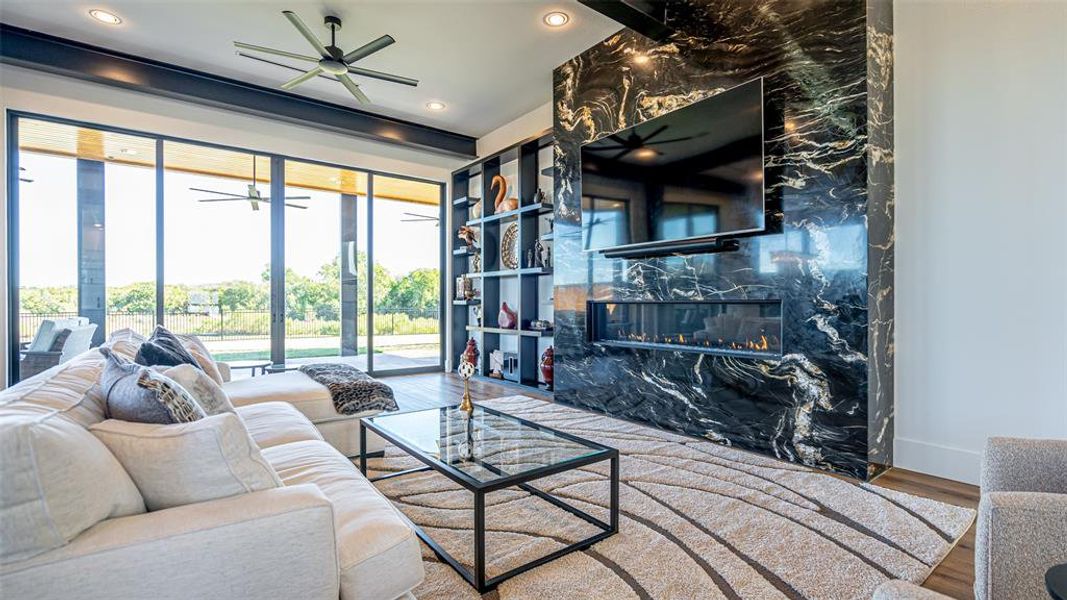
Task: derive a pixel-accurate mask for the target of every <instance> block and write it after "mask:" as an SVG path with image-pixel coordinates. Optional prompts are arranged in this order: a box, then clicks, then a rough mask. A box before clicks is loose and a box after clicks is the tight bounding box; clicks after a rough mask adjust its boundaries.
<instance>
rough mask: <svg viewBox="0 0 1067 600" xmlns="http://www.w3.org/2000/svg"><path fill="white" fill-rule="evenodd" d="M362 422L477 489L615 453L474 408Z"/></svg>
mask: <svg viewBox="0 0 1067 600" xmlns="http://www.w3.org/2000/svg"><path fill="white" fill-rule="evenodd" d="M364 421H365V422H367V423H368V425H369V426H370V428H371V429H372V430H377V431H379V433H382V434H385V435H386V436H387V437H390V438H393V440H392V441H394V442H395V443H398V444H400V445H402V446H405V447H406V448H405V449H407V450H408V451H409V452H417V453H419V454H421V455H422V456H423V457H425V458H429V459H431V460H434V461H435V462H438V463H441V464H443V465H447V466H449V467H451V468H452V469H455V470H457V471H459V472H460V473H461V474H464V475H466V476H468V477H470V478H472V479H473V480H474V481H475V482H478V483H480V484H486V483H491V482H494V481H497V480H500V479H504V478H506V477H509V476H513V475H526V474H530V472H532V471H541V470H546V469H548V468H551V467H555V466H560V465H562V464H564V463H570V462H574V461H580V460H582V459H587V458H590V457H594V456H601V455H604V456H606V455H608V454H610V453H612V452H614V451H613V450H612V449H611V448H608V447H606V446H602V445H600V444H597V443H594V442H591V441H588V440H583V439H581V438H579V437H576V436H573V435H570V434H567V433H564V432H562V431H557V430H555V429H552V428H550V427H545V426H542V425H538V424H536V423H533V422H530V421H526V420H524V419H520V418H518V417H514V416H512V415H508V414H506V413H502V412H499V411H496V410H493V409H489V408H485V407H482V406H478V405H475V407H474V413H473V415H472V416H471V417H470V419H469V420H468V418H467V413H465V412H463V411H461V410H459V408H457V407H455V406H451V407H447V408H432V409H427V410H419V411H414V412H408V413H400V414H394V415H381V416H377V417H373V418H371V419H364ZM468 424H469V428H468ZM468 430H469V431H468Z"/></svg>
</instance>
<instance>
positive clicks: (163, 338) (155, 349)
mask: <svg viewBox="0 0 1067 600" xmlns="http://www.w3.org/2000/svg"><path fill="white" fill-rule="evenodd" d="M133 360H134V362H136V363H137V364H140V365H145V366H149V367H151V366H154V365H166V366H169V367H173V366H175V365H181V364H187V365H193V366H194V367H196V368H198V369H199V368H200V365H198V364H197V363H196V359H195V358H193V356H192V355H191V354H189V351H188V350H186V349H185V347H184V346H182V342H181V340H179V339H178V336H176V335H174V334H173V333H171V332H170V331H168V330H167V329H166V328H164V327H163V326H162V325H156V330H155V331H153V332H152V337H150V338H148V339H147V340H145V343H143V344H141V347H140V348H139V349H138V350H137V356H136V357H134V359H133Z"/></svg>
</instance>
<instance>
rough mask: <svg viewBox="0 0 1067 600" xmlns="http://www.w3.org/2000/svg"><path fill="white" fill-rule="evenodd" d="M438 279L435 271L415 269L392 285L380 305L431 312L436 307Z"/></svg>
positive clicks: (438, 274)
mask: <svg viewBox="0 0 1067 600" xmlns="http://www.w3.org/2000/svg"><path fill="white" fill-rule="evenodd" d="M439 278H440V273H439V272H438V270H437V269H416V270H414V271H412V272H411V273H408V274H407V276H405V277H403V278H402V279H399V280H397V281H396V283H395V284H393V286H392V287H391V288H390V289H389V292H388V293H387V294H386V295H385V300H384V301H383V302H382V305H383V306H388V307H398V308H414V309H418V310H433V309H434V308H436V307H437V300H438V289H439V286H440V279H439ZM383 310H386V309H383Z"/></svg>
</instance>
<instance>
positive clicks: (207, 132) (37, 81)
mask: <svg viewBox="0 0 1067 600" xmlns="http://www.w3.org/2000/svg"><path fill="white" fill-rule="evenodd" d="M0 106H3V108H4V109H14V110H22V111H27V112H34V113H40V114H45V115H51V116H59V117H66V118H69V119H77V120H82V121H87V122H90V123H98V124H102V125H110V126H114V127H124V128H128V129H134V130H140V131H145V132H148V133H157V134H164V135H171V136H176V137H182V138H188V139H192V140H197V141H208V142H215V143H220V144H230V145H233V146H236V147H240V148H248V149H252V150H258V151H263V152H272V153H279V154H284V155H287V156H293V157H298V158H307V159H314V160H320V161H325V162H332V163H337V164H341V165H347V166H352V167H361V168H365V169H373V170H377V171H383V172H389V173H397V174H403V175H411V176H416V177H423V178H426V179H432V180H435V181H442V182H448V181H450V173H451V171H452V170H453V169H456V168H458V167H459V166H460V165H461V164H463V162H464V161H463V160H462V159H456V158H452V157H447V156H443V155H439V154H433V153H429V152H420V151H416V150H410V149H406V148H403V147H400V146H397V145H393V144H384V143H378V142H372V141H369V140H364V139H360V138H356V137H352V136H346V135H341V134H335V133H330V132H326V131H322V130H318V129H313V128H310V127H302V126H299V125H290V124H287V123H280V122H277V121H273V120H270V119H267V118H262V117H255V116H251V115H246V114H242V113H237V112H231V111H227V110H222V109H217V108H211V107H207V106H202V105H198V104H193V103H188V102H182V101H178V100H170V99H167V98H162V97H159V96H152V95H148V94H143V93H140V92H133V91H128V90H123V89H119V88H114V87H109V86H104V85H99V84H94V83H88V82H83V81H78V80H75V79H69V78H66V77H60V76H56V75H48V74H43V73H37V72H34V71H30V70H26V69H21V68H18V67H11V66H6V65H0ZM6 133H7V132H6V125H0V152H4V153H5V156H4V157H3V164H4V173H6V172H7V167H6V165H7V156H6V148H7V145H6V142H5V136H6ZM0 181H2V182H3V183H0V186H5V184H6V181H7V178H6V177H4V178H0ZM3 198H4V207H3V210H2V211H0V277H2V279H3V281H4V290H5V293H4V294H3V298H2V299H0V302H3V304H4V306H3V311H2V312H3V318H2V319H0V339H2V340H6V339H7V316H6V311H7V307H6V298H7V294H6V290H7V286H8V281H7V272H6V269H7V258H6V248H7V239H6V235H7V224H6V215H7V211H6V203H7V191H6V187H5V188H4V189H3ZM445 263H446V268H447V267H448V266H449V265H451V261H448V260H446V261H445ZM449 276H450V275H449ZM442 326H445V324H442ZM6 351H7V344H6V343H3V344H0V372H2V371H3V370H5V369H6V366H7V357H6ZM4 381H6V377H4V378H2V379H0V387H3V382H4Z"/></svg>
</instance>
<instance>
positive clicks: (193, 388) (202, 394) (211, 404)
mask: <svg viewBox="0 0 1067 600" xmlns="http://www.w3.org/2000/svg"><path fill="white" fill-rule="evenodd" d="M156 368H161V367H156ZM162 373H163V375H164V376H166V377H170V378H171V379H173V380H174V381H176V382H177V383H178V385H180V386H182V388H184V389H185V391H187V392H189V395H190V396H192V397H193V399H195V400H196V403H197V404H199V405H200V408H202V409H204V412H205V413H207V414H208V415H209V416H210V415H218V414H222V413H224V412H231V413H232V412H234V409H233V404H231V403H230V397H229V396H227V395H226V392H224V391H223V390H222V388H221V387H219V384H217V383H215V380H214V379H212V378H210V377H208V375H207V373H205V372H203V371H201V370H200V369H197V368H196V367H194V366H193V365H178V366H176V367H170V368H167V369H166V370H164V371H162Z"/></svg>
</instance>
